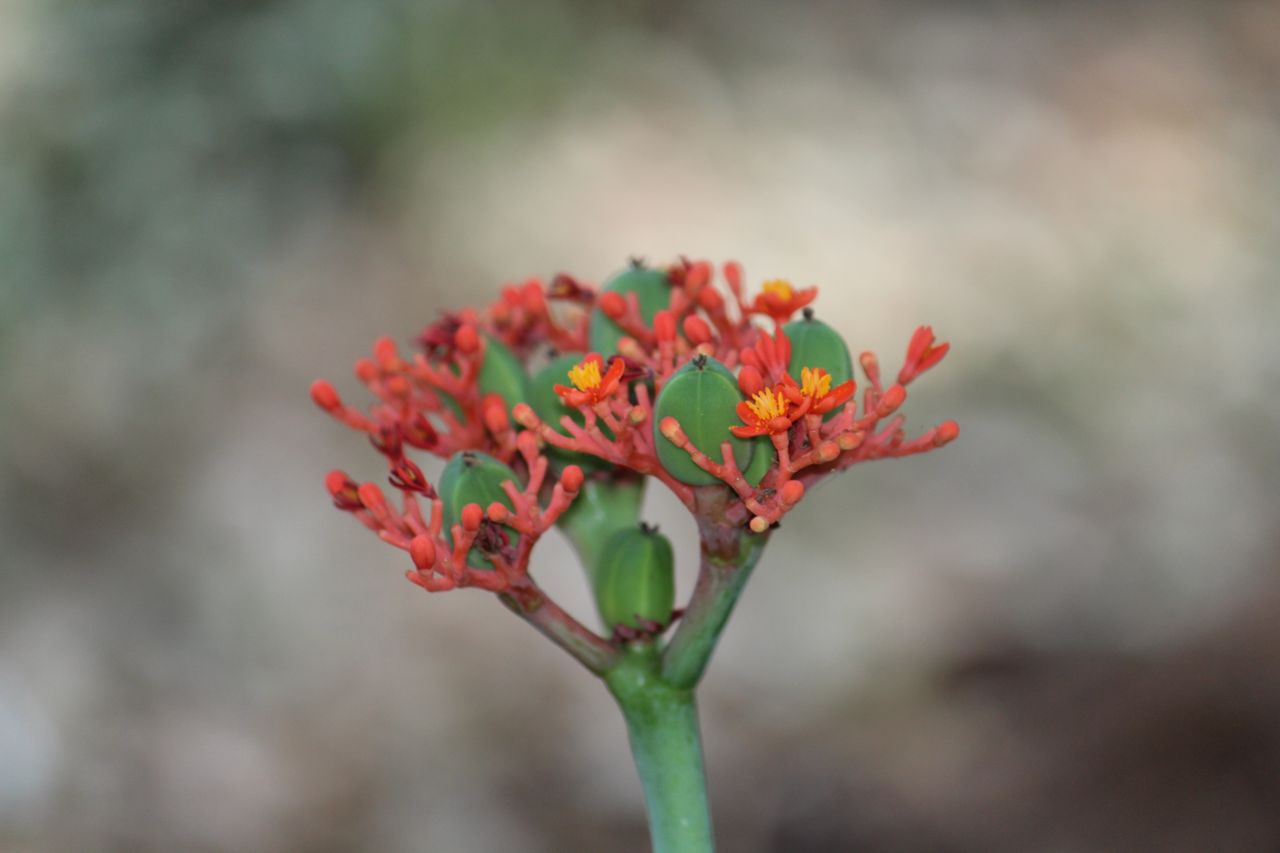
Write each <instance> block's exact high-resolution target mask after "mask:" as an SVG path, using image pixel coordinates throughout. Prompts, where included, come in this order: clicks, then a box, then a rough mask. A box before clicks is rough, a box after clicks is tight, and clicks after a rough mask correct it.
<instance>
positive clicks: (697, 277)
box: [684, 261, 711, 293]
mask: <svg viewBox="0 0 1280 853" xmlns="http://www.w3.org/2000/svg"><path fill="white" fill-rule="evenodd" d="M709 281H711V264H709V263H707V262H706V261H698V262H696V263H695V264H693V266H691V267H689V270H688V272H686V273H685V274H684V286H685V289H686V290H688V291H689V292H690V293H697V292H698V291H699V290H701V289H702V288H703V287H704V286H705V285H706V283H707V282H709Z"/></svg>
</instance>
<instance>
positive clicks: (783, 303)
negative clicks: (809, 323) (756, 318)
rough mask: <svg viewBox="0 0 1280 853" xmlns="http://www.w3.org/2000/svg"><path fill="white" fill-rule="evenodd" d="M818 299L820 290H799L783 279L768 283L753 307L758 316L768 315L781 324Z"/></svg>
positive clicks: (809, 288) (808, 288)
mask: <svg viewBox="0 0 1280 853" xmlns="http://www.w3.org/2000/svg"><path fill="white" fill-rule="evenodd" d="M817 298H818V288H816V287H806V288H804V289H797V288H795V287H793V286H792V285H791V282H789V281H784V280H782V279H774V280H772V281H766V282H765V283H764V284H763V285H761V291H760V293H759V294H758V295H757V296H756V300H755V302H754V303H752V305H751V310H752V311H753V312H754V313H756V314H766V315H768V316H770V317H772V318H773V319H774V321H776V322H777V323H779V324H782V323H785V322H787V321H788V320H790V319H791V315H792V314H794V313H796V312H797V311H799V310H800V309H802V308H804V307H805V306H807V305H809V304H810V303H811V302H813V300H815V299H817Z"/></svg>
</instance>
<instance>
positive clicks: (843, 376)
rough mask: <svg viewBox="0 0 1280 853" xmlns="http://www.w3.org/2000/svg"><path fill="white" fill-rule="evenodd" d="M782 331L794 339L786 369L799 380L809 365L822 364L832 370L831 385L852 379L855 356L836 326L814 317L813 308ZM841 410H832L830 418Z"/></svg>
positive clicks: (825, 368) (824, 367) (828, 370)
mask: <svg viewBox="0 0 1280 853" xmlns="http://www.w3.org/2000/svg"><path fill="white" fill-rule="evenodd" d="M782 331H783V332H785V333H786V335H787V337H788V338H790V339H791V364H789V365H788V366H787V371H788V372H789V373H790V374H791V376H792V377H793V378H794V379H795V380H796V381H797V382H799V381H800V372H801V371H802V370H803V369H804V368H806V367H821V368H822V369H823V370H825V371H827V373H830V374H831V387H832V388H835V387H836V386H837V385H843V384H844V383H846V382H848V381H849V380H850V379H852V378H853V358H852V357H851V356H850V355H849V346H848V344H846V343H845V342H844V338H843V337H842V336H841V335H840V333H839V332H837V331H836V330H835V329H833V328H831V327H830V326H828V325H827V324H826V323H824V322H822V321H821V320H816V319H814V317H813V313H812V312H811V311H806V312H805V317H804V319H803V320H793V321H791V322H790V323H788V324H787V325H785V326H783V327H782ZM838 412H839V409H836V410H834V411H832V412H829V413H828V414H827V419H828V420H830V419H831V418H833V417H835V416H836V414H837V413H838Z"/></svg>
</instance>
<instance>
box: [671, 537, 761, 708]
mask: <svg viewBox="0 0 1280 853" xmlns="http://www.w3.org/2000/svg"><path fill="white" fill-rule="evenodd" d="M767 541H768V536H767V534H766V535H761V536H757V535H754V534H738V535H736V536H734V537H724V538H717V537H716V536H714V535H708V533H707V532H706V531H704V533H703V537H702V566H701V568H700V569H699V572H698V582H697V585H696V586H695V587H694V589H693V596H692V597H691V598H690V599H689V606H688V607H687V608H685V612H684V616H683V617H681V619H680V627H679V628H678V629H677V630H676V633H675V636H673V637H672V638H671V643H670V645H668V646H667V651H666V653H665V654H664V655H663V660H662V677H663V679H664V680H665V681H667V683H669V684H671V685H673V686H674V687H678V688H691V687H693V686H694V685H696V684H697V683H698V682H699V681H700V680H701V679H702V673H703V672H704V671H705V670H706V668H707V664H708V663H709V662H710V661H711V655H712V653H713V652H714V651H715V648H716V643H717V642H718V641H719V640H720V634H721V633H723V631H724V626H725V624H726V623H727V622H728V621H729V616H730V615H731V614H732V613H733V608H734V606H736V605H737V603H738V598H739V597H740V596H741V595H742V590H743V588H744V587H745V586H746V585H747V581H748V580H749V579H750V578H751V571H752V570H753V569H754V568H755V567H756V564H757V563H758V562H760V557H761V555H762V554H763V553H764V546H765V543H766V542H767Z"/></svg>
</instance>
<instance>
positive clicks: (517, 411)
mask: <svg viewBox="0 0 1280 853" xmlns="http://www.w3.org/2000/svg"><path fill="white" fill-rule="evenodd" d="M511 417H512V418H514V419H515V422H516V423H518V424H520V426H522V427H524V428H525V429H533V428H534V427H535V426H537V425H538V415H537V414H536V413H535V412H534V411H533V407H532V406H530V405H529V404H528V403H516V406H515V408H514V409H512V410H511Z"/></svg>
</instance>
